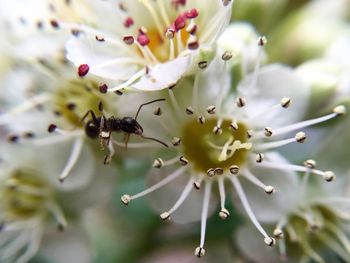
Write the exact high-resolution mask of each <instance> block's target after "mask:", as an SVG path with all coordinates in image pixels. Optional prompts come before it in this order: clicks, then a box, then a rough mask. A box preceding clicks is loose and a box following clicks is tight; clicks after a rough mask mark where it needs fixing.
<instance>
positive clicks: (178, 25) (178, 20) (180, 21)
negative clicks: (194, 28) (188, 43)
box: [174, 15, 186, 32]
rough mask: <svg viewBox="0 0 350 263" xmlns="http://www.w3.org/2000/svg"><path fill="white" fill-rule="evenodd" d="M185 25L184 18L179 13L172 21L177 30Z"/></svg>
mask: <svg viewBox="0 0 350 263" xmlns="http://www.w3.org/2000/svg"><path fill="white" fill-rule="evenodd" d="M185 26H186V19H185V17H184V16H183V15H179V16H178V17H177V18H176V19H175V21H174V28H175V30H176V32H177V31H179V30H181V29H183V28H184V27H185Z"/></svg>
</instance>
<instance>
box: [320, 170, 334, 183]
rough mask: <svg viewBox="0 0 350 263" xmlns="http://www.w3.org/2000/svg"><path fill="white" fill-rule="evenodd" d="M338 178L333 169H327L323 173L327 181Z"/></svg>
mask: <svg viewBox="0 0 350 263" xmlns="http://www.w3.org/2000/svg"><path fill="white" fill-rule="evenodd" d="M335 178H336V176H335V174H334V173H333V172H332V171H325V172H324V174H323V179H325V180H326V181H327V182H332V181H334V180H335Z"/></svg>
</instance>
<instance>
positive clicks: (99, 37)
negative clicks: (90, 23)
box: [95, 35, 105, 42]
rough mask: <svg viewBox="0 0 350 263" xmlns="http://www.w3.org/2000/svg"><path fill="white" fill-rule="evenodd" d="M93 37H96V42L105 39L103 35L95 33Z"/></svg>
mask: <svg viewBox="0 0 350 263" xmlns="http://www.w3.org/2000/svg"><path fill="white" fill-rule="evenodd" d="M95 38H96V40H97V41H98V42H104V41H105V38H104V37H103V36H99V35H96V36H95Z"/></svg>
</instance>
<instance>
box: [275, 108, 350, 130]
mask: <svg viewBox="0 0 350 263" xmlns="http://www.w3.org/2000/svg"><path fill="white" fill-rule="evenodd" d="M343 113H345V107H344V106H342V105H340V106H338V107H335V108H334V112H333V113H331V114H328V115H325V116H322V117H319V118H315V119H311V120H307V121H302V122H297V123H294V124H292V125H288V126H285V127H281V128H278V129H275V131H274V134H273V135H274V136H277V135H280V134H283V133H287V132H291V131H295V130H298V129H301V128H305V127H309V126H312V125H315V124H318V123H321V122H325V121H328V120H330V119H332V118H334V117H337V116H340V115H341V114H343Z"/></svg>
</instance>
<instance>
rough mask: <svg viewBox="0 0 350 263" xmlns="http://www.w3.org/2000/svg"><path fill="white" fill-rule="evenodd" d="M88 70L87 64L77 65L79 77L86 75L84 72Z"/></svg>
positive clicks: (86, 72)
mask: <svg viewBox="0 0 350 263" xmlns="http://www.w3.org/2000/svg"><path fill="white" fill-rule="evenodd" d="M89 70H90V67H89V65H88V64H81V65H80V66H79V67H78V75H79V77H84V76H86V74H88V72H89Z"/></svg>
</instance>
